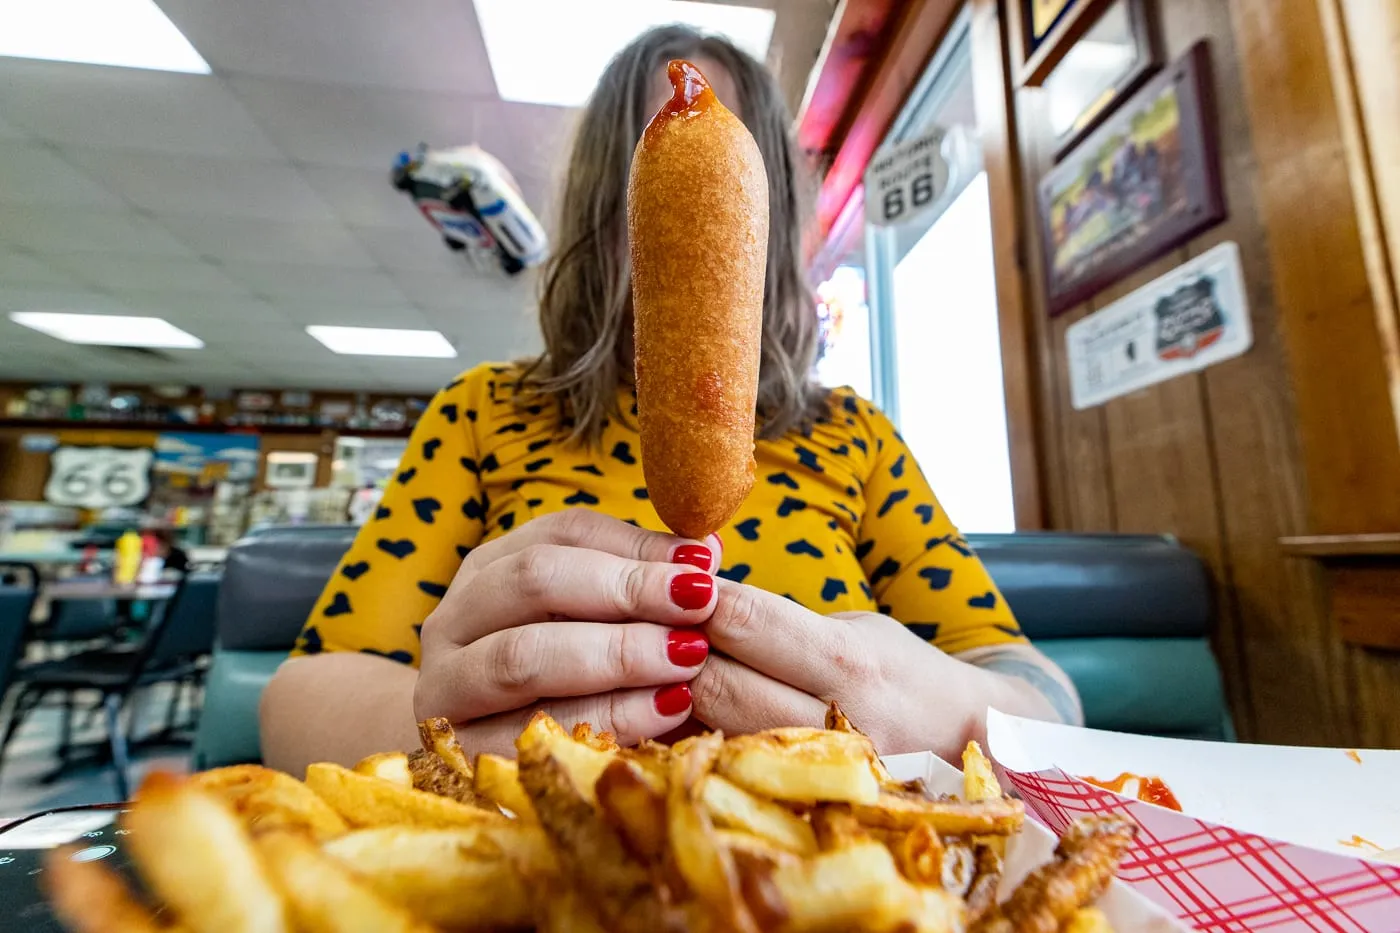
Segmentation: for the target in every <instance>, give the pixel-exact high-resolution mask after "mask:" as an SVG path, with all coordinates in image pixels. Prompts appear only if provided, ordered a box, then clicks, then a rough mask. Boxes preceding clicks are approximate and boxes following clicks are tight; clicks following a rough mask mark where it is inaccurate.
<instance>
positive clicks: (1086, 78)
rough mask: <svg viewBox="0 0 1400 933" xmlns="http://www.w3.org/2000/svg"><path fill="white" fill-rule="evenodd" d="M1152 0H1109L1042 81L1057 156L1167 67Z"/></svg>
mask: <svg viewBox="0 0 1400 933" xmlns="http://www.w3.org/2000/svg"><path fill="white" fill-rule="evenodd" d="M1152 10H1153V6H1152V4H1151V2H1150V0H1108V2H1106V3H1104V4H1102V5H1101V7H1100V8H1099V9H1098V11H1097V14H1096V16H1095V18H1094V20H1093V22H1091V23H1090V24H1089V25H1088V28H1087V29H1086V30H1085V32H1084V34H1083V35H1082V36H1081V37H1080V38H1079V40H1078V41H1076V42H1075V43H1074V45H1073V46H1071V47H1070V48H1069V49H1067V50H1066V51H1065V53H1064V55H1063V56H1062V57H1061V58H1060V60H1059V62H1057V63H1056V64H1055V66H1054V68H1052V69H1051V70H1050V72H1049V73H1048V74H1047V75H1046V76H1045V79H1044V80H1043V81H1042V82H1041V89H1042V91H1043V92H1044V95H1045V102H1046V112H1047V116H1048V119H1049V122H1050V132H1051V133H1052V134H1053V137H1054V143H1053V146H1054V153H1055V160H1056V161H1059V160H1060V159H1062V158H1063V157H1064V156H1065V154H1066V153H1068V152H1069V151H1070V150H1071V149H1073V148H1074V147H1075V146H1076V145H1077V144H1078V143H1079V142H1080V140H1082V139H1083V138H1084V137H1085V136H1087V135H1089V133H1091V132H1093V130H1094V128H1095V127H1097V126H1098V125H1099V124H1100V123H1102V122H1103V121H1104V120H1105V119H1106V118H1107V117H1108V115H1109V114H1111V113H1112V112H1113V111H1114V110H1115V109H1117V107H1118V105H1119V104H1120V103H1122V102H1123V101H1124V100H1126V99H1127V98H1128V96H1129V95H1131V94H1132V93H1133V92H1134V91H1136V90H1137V89H1138V88H1139V87H1141V86H1142V84H1143V82H1144V81H1146V80H1147V79H1148V78H1149V77H1151V76H1152V75H1153V74H1156V73H1157V71H1158V70H1160V69H1161V67H1162V46H1161V42H1160V41H1158V36H1157V29H1156V27H1155V23H1154V20H1153V17H1152Z"/></svg>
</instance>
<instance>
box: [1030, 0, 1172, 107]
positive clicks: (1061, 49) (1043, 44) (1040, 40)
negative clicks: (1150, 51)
mask: <svg viewBox="0 0 1400 933" xmlns="http://www.w3.org/2000/svg"><path fill="white" fill-rule="evenodd" d="M1114 2H1115V0H1013V2H1011V3H1008V4H1007V5H1006V10H1007V26H1008V35H1010V37H1011V48H1010V52H1011V65H1012V69H1011V70H1012V74H1013V76H1014V77H1015V79H1016V86H1017V87H1040V86H1041V85H1042V84H1043V83H1044V81H1045V78H1046V77H1047V76H1048V75H1049V74H1050V73H1051V72H1052V71H1054V70H1055V68H1056V66H1057V65H1059V63H1060V62H1061V60H1063V59H1064V57H1065V55H1066V54H1068V53H1069V51H1070V50H1071V49H1072V48H1074V46H1075V45H1076V44H1078V43H1079V41H1080V40H1081V39H1083V38H1084V34H1085V33H1086V32H1088V31H1089V29H1090V28H1091V27H1092V26H1093V25H1094V24H1095V23H1096V22H1098V20H1099V18H1100V16H1101V15H1102V14H1103V12H1104V10H1106V9H1108V8H1109V7H1111V6H1113V5H1114ZM1148 19H1149V17H1146V16H1145V17H1144V21H1147V20H1148ZM1047 22H1048V23H1049V27H1048V30H1046V23H1047ZM1041 30H1046V31H1043V32H1042V31H1041Z"/></svg>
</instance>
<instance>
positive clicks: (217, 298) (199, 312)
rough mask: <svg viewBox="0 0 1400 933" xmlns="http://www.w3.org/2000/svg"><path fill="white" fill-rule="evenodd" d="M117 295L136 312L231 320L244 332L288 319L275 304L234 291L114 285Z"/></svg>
mask: <svg viewBox="0 0 1400 933" xmlns="http://www.w3.org/2000/svg"><path fill="white" fill-rule="evenodd" d="M111 294H112V296H113V297H114V298H116V299H118V300H120V301H121V302H122V304H124V305H126V306H127V307H129V308H131V310H132V312H133V313H136V314H148V315H152V316H154V317H163V318H166V319H167V320H169V321H170V322H171V323H174V324H177V325H179V326H181V327H185V326H186V325H192V324H196V323H200V324H202V323H203V322H205V321H208V320H214V321H228V322H229V326H230V327H235V328H238V329H240V330H241V331H243V332H245V333H258V332H259V331H261V330H262V329H263V328H265V327H268V326H269V325H275V324H279V323H286V319H285V318H284V317H282V315H281V314H280V313H279V312H278V310H277V309H276V308H275V307H273V306H272V305H270V304H268V303H267V302H265V301H262V300H261V299H258V298H252V297H247V296H243V297H239V296H234V295H192V294H188V293H185V294H179V293H175V292H170V291H147V290H143V289H121V288H114V289H111Z"/></svg>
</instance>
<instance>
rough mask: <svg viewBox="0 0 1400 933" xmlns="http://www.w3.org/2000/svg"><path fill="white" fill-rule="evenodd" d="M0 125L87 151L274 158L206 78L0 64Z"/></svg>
mask: <svg viewBox="0 0 1400 933" xmlns="http://www.w3.org/2000/svg"><path fill="white" fill-rule="evenodd" d="M0 88H3V89H4V90H3V91H0V103H3V106H4V110H5V119H7V120H9V121H10V122H11V123H13V124H15V125H16V126H19V127H22V128H24V129H25V130H28V131H29V133H30V134H32V135H33V136H35V137H36V138H38V139H43V140H49V141H52V142H58V143H65V144H69V145H74V146H82V147H85V148H89V149H140V150H144V151H148V152H161V153H167V154H178V155H207V156H219V157H222V158H255V159H276V158H278V156H279V153H278V151H277V148H276V146H274V145H273V144H272V142H271V141H270V140H269V139H268V138H267V136H266V135H264V134H263V131H262V130H261V129H259V127H258V125H257V124H256V123H254V122H253V120H252V119H251V118H250V117H249V116H248V114H247V112H246V111H244V109H243V107H242V105H241V104H240V103H239V102H238V100H237V99H236V98H235V97H234V96H233V95H232V94H231V93H229V90H228V88H227V87H226V86H225V85H224V82H223V81H222V80H220V79H219V78H217V77H215V76H212V75H190V74H176V73H173V72H168V71H148V70H145V69H141V68H104V67H101V66H96V65H76V64H70V63H67V62H46V61H29V60H24V59H14V58H9V59H7V58H0Z"/></svg>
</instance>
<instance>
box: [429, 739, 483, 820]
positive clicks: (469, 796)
mask: <svg viewBox="0 0 1400 933" xmlns="http://www.w3.org/2000/svg"><path fill="white" fill-rule="evenodd" d="M408 775H409V780H410V781H411V783H410V785H409V786H410V787H413V788H415V789H417V790H421V791H427V792H428V793H430V794H436V795H438V796H439V797H446V798H447V799H448V800H455V801H457V802H458V803H461V804H466V805H467V806H470V807H479V806H483V801H482V800H481V798H480V797H478V796H477V793H476V788H475V778H474V776H473V775H472V773H471V771H470V770H468V771H466V772H462V771H459V770H457V769H456V768H453V767H452V766H451V765H449V764H448V763H447V762H446V761H444V760H443V759H442V757H441V756H440V755H438V753H437V752H430V751H427V750H426V749H420V750H419V751H416V752H414V753H413V754H411V755H409V756H408ZM485 805H486V806H487V808H488V809H495V808H494V807H490V806H489V801H488V802H486V804H485Z"/></svg>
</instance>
